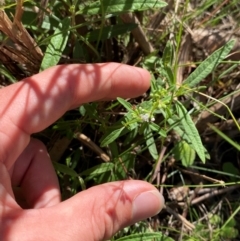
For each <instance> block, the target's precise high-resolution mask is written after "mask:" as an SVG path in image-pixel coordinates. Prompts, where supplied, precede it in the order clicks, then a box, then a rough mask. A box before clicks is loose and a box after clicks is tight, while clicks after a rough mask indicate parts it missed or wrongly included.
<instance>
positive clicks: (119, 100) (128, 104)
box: [117, 97, 133, 112]
mask: <svg viewBox="0 0 240 241" xmlns="http://www.w3.org/2000/svg"><path fill="white" fill-rule="evenodd" d="M117 100H118V102H119V103H120V104H122V105H123V106H124V107H125V108H126V109H127V110H128V111H130V112H132V111H133V109H132V105H131V104H130V103H129V102H127V101H126V100H124V99H122V98H120V97H118V98H117Z"/></svg>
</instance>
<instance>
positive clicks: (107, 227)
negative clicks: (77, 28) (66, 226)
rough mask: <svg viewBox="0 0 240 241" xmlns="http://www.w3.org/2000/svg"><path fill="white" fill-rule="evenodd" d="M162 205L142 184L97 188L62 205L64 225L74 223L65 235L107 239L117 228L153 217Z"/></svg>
mask: <svg viewBox="0 0 240 241" xmlns="http://www.w3.org/2000/svg"><path fill="white" fill-rule="evenodd" d="M163 204H164V199H163V197H162V195H161V194H160V193H159V191H158V190H157V189H156V188H155V187H153V186H152V185H151V184H149V183H146V182H143V181H121V182H113V183H108V184H104V185H100V186H96V187H93V188H90V189H88V190H87V191H84V192H82V193H80V194H78V195H76V196H75V197H73V198H72V199H69V200H68V201H66V202H65V203H62V205H63V206H64V208H63V209H62V210H64V209H65V210H66V211H65V213H68V214H69V216H68V215H67V217H68V218H69V221H67V222H68V223H72V224H74V225H73V227H71V228H70V230H69V232H70V233H68V234H67V236H68V235H70V234H75V235H76V236H74V238H75V239H74V238H73V239H72V240H85V241H88V240H89V241H92V240H95V241H100V240H106V239H110V238H111V237H112V236H113V235H114V234H115V233H116V232H117V231H119V230H120V229H122V228H124V227H126V226H128V225H131V224H133V223H135V222H138V221H140V220H143V219H146V218H148V217H150V216H154V215H156V214H157V213H158V212H160V210H161V209H162V207H163ZM64 220H66V216H64ZM67 236H66V237H67ZM66 237H65V238H66ZM79 237H81V238H79ZM64 240H66V239H64Z"/></svg>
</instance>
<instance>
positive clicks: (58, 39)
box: [40, 18, 70, 71]
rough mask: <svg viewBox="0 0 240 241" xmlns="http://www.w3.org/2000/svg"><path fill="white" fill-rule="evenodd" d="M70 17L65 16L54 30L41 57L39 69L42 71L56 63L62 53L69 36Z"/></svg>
mask: <svg viewBox="0 0 240 241" xmlns="http://www.w3.org/2000/svg"><path fill="white" fill-rule="evenodd" d="M69 26H70V19H69V18H65V19H64V20H63V21H62V22H61V23H60V24H59V26H58V28H57V29H56V30H55V32H54V34H53V37H52V38H51V40H50V43H49V44H48V47H47V49H46V52H45V55H44V57H43V60H42V63H41V66H40V70H41V71H43V70H45V69H47V68H49V67H51V66H54V65H56V64H58V62H59V60H60V58H61V57H62V53H63V51H64V49H65V47H66V44H67V41H68V37H69V31H68V29H69Z"/></svg>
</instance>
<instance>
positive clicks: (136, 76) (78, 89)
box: [0, 63, 150, 169]
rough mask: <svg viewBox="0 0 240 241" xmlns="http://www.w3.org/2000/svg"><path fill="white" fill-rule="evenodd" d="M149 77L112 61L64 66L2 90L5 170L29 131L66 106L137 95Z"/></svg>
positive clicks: (0, 131) (0, 137)
mask: <svg viewBox="0 0 240 241" xmlns="http://www.w3.org/2000/svg"><path fill="white" fill-rule="evenodd" d="M149 80H150V75H149V73H148V72H147V71H145V70H143V69H140V68H135V67H130V66H127V65H121V64H116V63H106V64H95V65H65V66H56V67H53V68H50V69H48V70H46V71H44V72H42V73H40V74H37V75H35V76H32V77H31V78H28V79H25V80H24V81H22V82H19V83H17V84H14V85H11V86H8V87H6V88H4V89H2V90H1V91H0V99H1V108H2V107H3V106H4V108H2V109H1V110H0V140H1V143H4V144H3V145H1V146H0V153H1V156H0V161H5V164H6V166H7V168H8V169H9V168H10V167H11V165H12V164H13V161H14V160H16V158H17V157H18V155H19V154H20V153H21V151H22V150H23V149H24V148H25V147H26V146H27V144H28V142H29V134H30V133H34V132H38V131H41V130H42V129H44V128H46V127H47V126H49V125H50V124H51V123H53V122H54V121H55V120H57V119H58V118H59V117H60V116H61V115H62V114H64V112H66V111H67V110H68V109H69V108H73V107H76V106H78V105H80V104H82V103H86V102H89V101H96V100H104V99H112V98H115V97H118V96H119V97H135V96H138V95H140V94H142V93H143V92H144V91H146V90H147V89H148V87H149ZM13 140H14V141H13ZM9 150H11V151H10V152H9ZM13 150H14V151H13Z"/></svg>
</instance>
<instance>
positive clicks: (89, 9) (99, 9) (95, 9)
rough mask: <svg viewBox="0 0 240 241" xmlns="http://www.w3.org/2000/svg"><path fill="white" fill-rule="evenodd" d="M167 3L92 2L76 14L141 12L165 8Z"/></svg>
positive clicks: (143, 0) (137, 0)
mask: <svg viewBox="0 0 240 241" xmlns="http://www.w3.org/2000/svg"><path fill="white" fill-rule="evenodd" d="M166 6H167V3H166V2H164V1H160V0H148V1H146V0H132V1H126V0H102V1H96V2H93V3H91V4H89V5H87V6H85V7H84V8H83V9H81V10H80V11H79V12H78V13H81V14H85V15H86V14H87V15H95V14H102V13H104V14H110V13H112V14H118V13H123V12H133V11H143V10H148V9H154V8H155V9H159V8H163V7H166Z"/></svg>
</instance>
